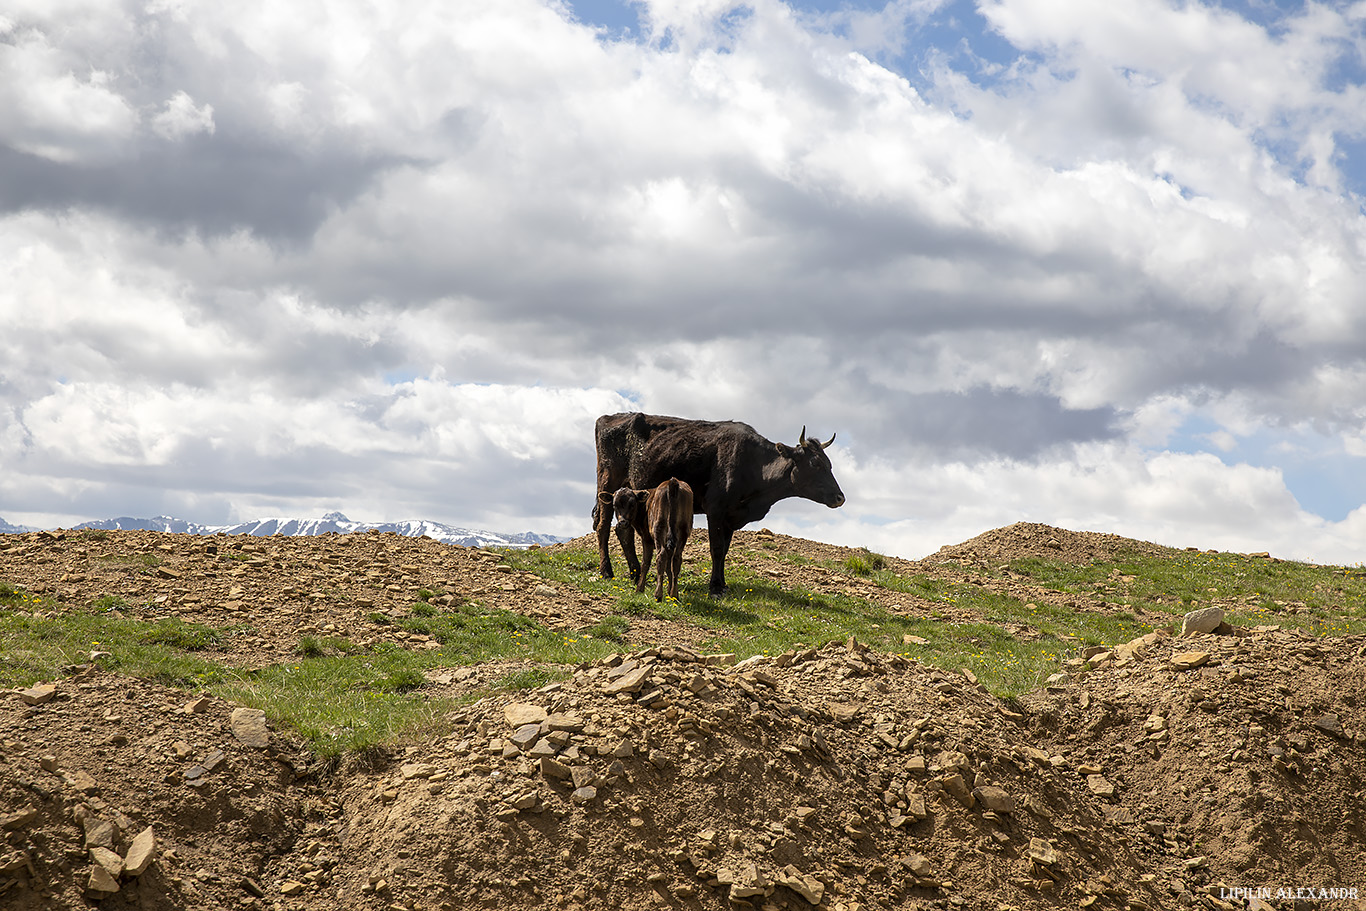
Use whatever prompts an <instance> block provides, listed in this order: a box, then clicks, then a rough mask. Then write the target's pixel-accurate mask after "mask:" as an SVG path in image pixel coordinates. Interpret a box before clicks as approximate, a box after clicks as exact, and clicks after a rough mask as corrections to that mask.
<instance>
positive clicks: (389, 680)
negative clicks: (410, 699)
mask: <svg viewBox="0 0 1366 911" xmlns="http://www.w3.org/2000/svg"><path fill="white" fill-rule="evenodd" d="M426 682H427V678H426V677H424V676H422V672H421V671H419V670H417V669H416V668H410V667H407V668H399V669H397V670H392V671H390V672H389V673H387V674H385V675H384V676H383V677H381V678H379V680H377V681H375V689H377V690H379V691H380V692H382V693H406V692H408V691H409V690H415V689H417V688H418V687H420V686H422V685H423V684H424V683H426Z"/></svg>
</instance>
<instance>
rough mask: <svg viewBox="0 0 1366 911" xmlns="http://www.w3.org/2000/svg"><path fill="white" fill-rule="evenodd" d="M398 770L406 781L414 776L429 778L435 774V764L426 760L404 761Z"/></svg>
mask: <svg viewBox="0 0 1366 911" xmlns="http://www.w3.org/2000/svg"><path fill="white" fill-rule="evenodd" d="M398 771H399V774H400V775H402V776H403V778H404V779H405V780H406V781H411V780H413V779H414V778H431V777H432V776H433V775H435V774H436V766H434V765H431V764H429V763H426V762H405V763H404V764H403V765H401V766H399V768H398Z"/></svg>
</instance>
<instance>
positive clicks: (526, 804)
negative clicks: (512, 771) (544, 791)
mask: <svg viewBox="0 0 1366 911" xmlns="http://www.w3.org/2000/svg"><path fill="white" fill-rule="evenodd" d="M540 802H541V798H540V795H539V794H537V793H536V792H535V791H527V792H526V793H525V794H518V795H517V796H516V797H514V798H512V800H510V801H508V804H509V806H511V807H512V808H513V809H514V810H531V809H535V807H536V805H537V804H539V803H540Z"/></svg>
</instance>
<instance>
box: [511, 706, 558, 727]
mask: <svg viewBox="0 0 1366 911" xmlns="http://www.w3.org/2000/svg"><path fill="white" fill-rule="evenodd" d="M546 715H547V713H546V710H545V709H543V708H541V707H540V706H539V705H532V704H530V703H528V702H513V703H511V704H509V705H505V706H503V720H505V721H506V722H507V723H508V727H512V728H520V727H522V726H523V725H527V724H537V725H539V724H540V723H541V722H542V721H545V719H546Z"/></svg>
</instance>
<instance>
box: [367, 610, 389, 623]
mask: <svg viewBox="0 0 1366 911" xmlns="http://www.w3.org/2000/svg"><path fill="white" fill-rule="evenodd" d="M370 622H371V623H378V624H379V625H380V626H388V625H390V624H391V623H393V621H392V620H390V619H389V615H388V614H381V613H380V612H379V611H375V612H374V613H372V614H371V615H370Z"/></svg>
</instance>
